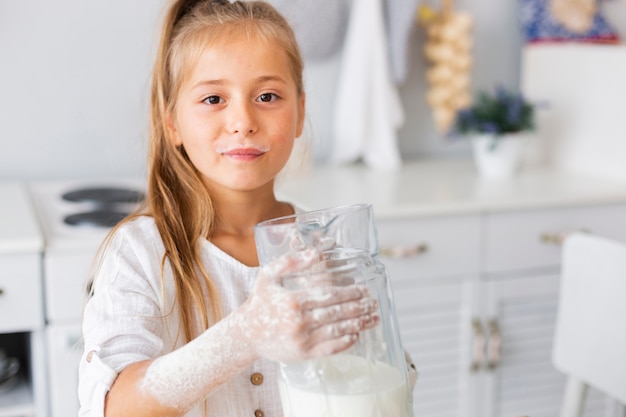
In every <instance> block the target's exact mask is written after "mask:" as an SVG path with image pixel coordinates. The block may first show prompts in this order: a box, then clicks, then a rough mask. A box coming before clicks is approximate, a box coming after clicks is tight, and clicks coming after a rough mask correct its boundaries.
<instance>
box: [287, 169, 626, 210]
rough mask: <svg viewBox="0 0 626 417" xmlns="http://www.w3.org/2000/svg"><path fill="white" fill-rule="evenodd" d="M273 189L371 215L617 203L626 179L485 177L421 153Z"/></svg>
mask: <svg viewBox="0 0 626 417" xmlns="http://www.w3.org/2000/svg"><path fill="white" fill-rule="evenodd" d="M277 194H278V195H279V197H280V198H283V199H285V200H287V201H289V202H291V203H293V204H295V205H297V206H298V207H300V208H302V209H304V210H313V209H320V208H325V207H332V206H339V205H344V204H353V203H371V204H372V205H373V206H374V209H375V213H376V216H377V218H379V219H390V218H404V217H409V216H411V217H415V216H439V215H452V214H480V213H493V212H503V211H519V210H531V209H545V208H558V207H566V206H584V205H596V204H613V203H615V204H619V203H625V202H626V182H624V181H618V180H610V179H605V178H598V177H592V176H589V175H582V174H575V173H567V172H562V171H557V170H554V169H538V168H534V169H531V168H528V169H525V170H523V171H522V172H520V173H519V175H518V176H516V177H514V178H511V179H506V180H487V179H482V178H480V177H478V176H477V174H476V171H475V169H474V166H473V164H472V161H470V160H425V161H414V162H407V163H405V165H404V166H403V168H402V169H400V170H399V171H394V172H380V171H374V170H372V169H369V168H367V167H365V166H362V165H353V166H341V167H321V166H317V167H313V168H311V169H309V170H308V171H306V172H302V173H299V174H298V175H297V176H294V178H283V179H281V180H280V181H279V182H278V183H277Z"/></svg>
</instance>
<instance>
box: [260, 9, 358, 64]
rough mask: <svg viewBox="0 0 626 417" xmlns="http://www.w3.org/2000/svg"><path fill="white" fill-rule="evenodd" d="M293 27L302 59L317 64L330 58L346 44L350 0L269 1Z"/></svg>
mask: <svg viewBox="0 0 626 417" xmlns="http://www.w3.org/2000/svg"><path fill="white" fill-rule="evenodd" d="M268 3H270V4H272V6H274V7H275V8H276V10H278V11H279V12H280V13H281V14H282V15H283V16H285V19H287V21H288V22H289V24H290V25H291V27H292V28H293V30H294V32H295V34H296V38H297V39H298V44H299V45H300V50H301V51H302V56H303V57H304V59H305V60H310V61H316V60H323V59H326V58H329V57H330V56H332V55H334V54H335V53H337V52H338V51H339V50H340V49H341V46H342V45H343V41H344V37H345V32H346V26H347V24H348V16H349V13H350V4H349V0H315V1H312V0H268Z"/></svg>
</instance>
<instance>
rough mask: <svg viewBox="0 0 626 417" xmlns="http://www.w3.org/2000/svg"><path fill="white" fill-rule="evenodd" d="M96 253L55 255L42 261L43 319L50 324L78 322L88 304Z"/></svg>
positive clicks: (47, 256) (50, 255)
mask: <svg viewBox="0 0 626 417" xmlns="http://www.w3.org/2000/svg"><path fill="white" fill-rule="evenodd" d="M94 252H95V251H89V252H78V253H71V254H69V253H54V254H49V255H46V257H45V259H44V278H45V287H46V317H47V319H48V321H49V322H51V323H60V322H67V321H77V320H78V321H79V320H81V318H82V314H83V313H82V312H83V307H84V304H85V302H86V301H87V283H88V282H89V280H90V277H89V274H90V272H91V268H92V264H93V257H94Z"/></svg>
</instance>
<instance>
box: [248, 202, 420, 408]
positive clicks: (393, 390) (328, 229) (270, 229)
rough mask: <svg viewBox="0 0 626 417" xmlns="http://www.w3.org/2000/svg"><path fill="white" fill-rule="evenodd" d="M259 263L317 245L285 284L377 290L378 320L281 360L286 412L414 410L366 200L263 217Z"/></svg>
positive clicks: (257, 237)
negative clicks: (343, 338) (318, 349)
mask: <svg viewBox="0 0 626 417" xmlns="http://www.w3.org/2000/svg"><path fill="white" fill-rule="evenodd" d="M255 240H256V242H257V250H258V253H259V260H260V262H261V265H265V264H267V263H268V262H271V261H272V260H274V259H276V258H277V257H279V256H281V255H282V254H284V253H286V252H289V251H297V250H302V249H304V248H308V247H315V248H317V249H318V250H320V252H321V256H320V260H319V263H317V264H315V265H313V266H312V267H310V268H309V269H307V270H306V271H301V272H298V273H294V274H293V275H290V276H287V277H285V278H284V280H283V286H284V287H285V288H286V289H293V290H298V289H302V288H312V287H319V286H329V285H332V286H347V285H365V286H367V287H368V289H369V292H370V294H371V296H372V297H375V298H377V300H378V306H379V311H378V313H379V315H380V318H381V323H380V325H378V326H376V327H375V328H373V329H370V330H367V331H364V332H361V334H360V335H359V339H358V341H357V343H356V344H355V345H354V346H352V347H351V348H350V349H348V350H346V351H343V352H340V353H338V354H335V355H330V356H325V357H320V358H315V359H309V360H303V361H293V362H286V363H279V364H278V365H277V366H278V372H277V374H278V385H279V392H280V396H281V402H282V406H283V412H284V415H285V417H357V416H358V417H412V416H413V411H412V393H411V389H410V384H409V378H408V372H407V365H406V360H405V356H404V350H403V348H402V343H401V340H400V333H399V330H398V325H397V320H396V314H395V308H394V303H393V293H392V291H391V287H390V282H389V279H388V274H387V271H386V269H385V267H384V266H383V265H382V264H381V263H380V262H379V261H378V256H377V255H378V241H377V238H376V228H375V223H374V216H373V211H372V207H371V205H366V204H360V205H353V206H342V207H336V208H331V209H326V210H318V211H311V212H305V213H297V214H295V215H292V216H286V217H281V218H278V219H273V220H269V221H266V222H263V223H260V224H258V225H257V226H256V228H255Z"/></svg>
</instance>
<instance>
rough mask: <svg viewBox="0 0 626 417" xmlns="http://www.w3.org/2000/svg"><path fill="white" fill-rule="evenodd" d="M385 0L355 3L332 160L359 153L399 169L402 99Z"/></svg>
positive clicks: (372, 164) (342, 160) (339, 86)
mask: <svg viewBox="0 0 626 417" xmlns="http://www.w3.org/2000/svg"><path fill="white" fill-rule="evenodd" d="M382 1H383V0H355V1H354V2H353V3H352V10H351V13H350V20H349V23H348V30H347V33H346V40H345V44H344V52H343V57H342V62H341V67H340V69H339V76H338V79H337V93H336V95H335V112H334V120H333V144H332V149H331V153H330V158H329V162H330V163H334V164H343V163H349V162H355V161H357V160H359V159H360V158H362V159H363V161H364V162H365V164H366V165H367V166H369V167H371V168H374V169H379V170H393V169H398V168H399V167H400V166H401V164H402V162H401V158H400V152H399V151H398V145H397V130H398V129H399V128H400V127H401V126H402V124H403V123H404V113H403V109H402V103H401V101H400V97H399V94H398V91H397V89H396V86H395V84H394V83H393V80H392V77H391V70H390V68H389V54H388V49H387V38H386V35H385V24H384V17H383V3H382Z"/></svg>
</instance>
